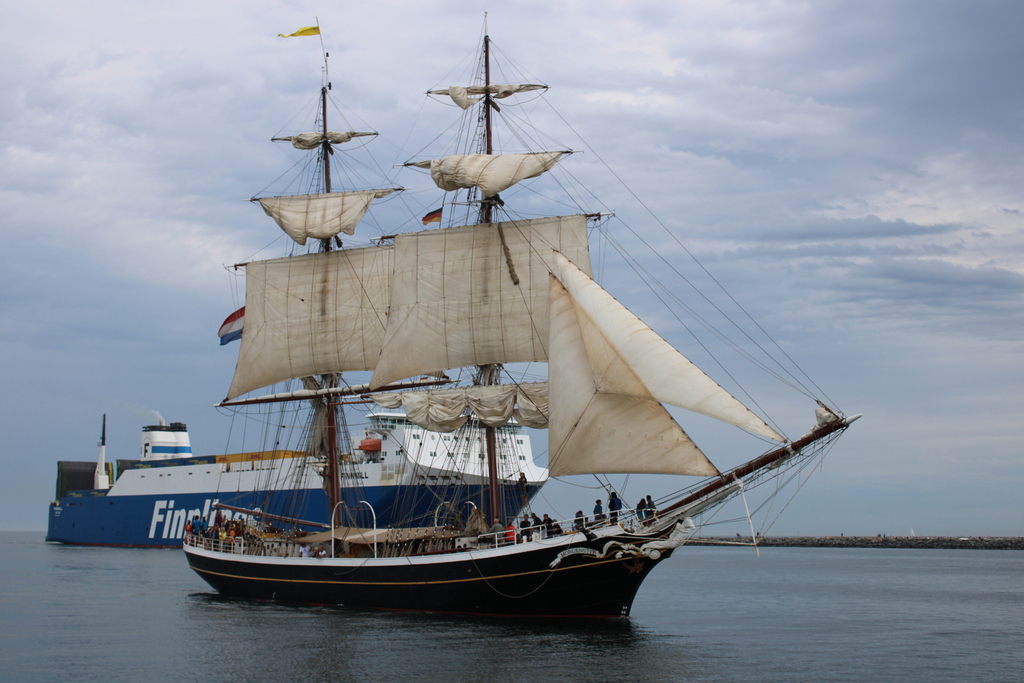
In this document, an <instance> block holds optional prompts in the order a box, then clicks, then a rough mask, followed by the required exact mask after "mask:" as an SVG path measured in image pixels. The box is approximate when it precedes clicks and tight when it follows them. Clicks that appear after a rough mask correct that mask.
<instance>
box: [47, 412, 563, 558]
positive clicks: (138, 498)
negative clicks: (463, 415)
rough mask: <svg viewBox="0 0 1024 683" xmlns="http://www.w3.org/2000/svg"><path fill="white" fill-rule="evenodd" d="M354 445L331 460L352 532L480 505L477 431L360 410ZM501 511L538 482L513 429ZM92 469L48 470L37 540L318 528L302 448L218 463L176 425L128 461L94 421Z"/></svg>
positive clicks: (321, 519) (162, 427)
mask: <svg viewBox="0 0 1024 683" xmlns="http://www.w3.org/2000/svg"><path fill="white" fill-rule="evenodd" d="M367 417H368V423H367V426H366V428H365V430H364V432H363V433H362V435H361V436H362V438H361V439H359V440H358V441H354V443H358V447H357V448H354V449H353V452H352V453H351V454H348V455H347V456H345V455H344V454H343V458H342V466H341V467H340V472H339V475H340V477H341V480H342V481H341V493H342V496H341V499H340V500H339V501H338V502H337V503H336V504H335V505H334V507H335V508H339V509H338V510H337V513H338V514H337V518H338V519H341V520H345V523H350V524H352V525H357V524H358V525H360V526H367V527H372V526H379V527H381V528H383V527H389V526H391V527H394V526H404V525H432V524H438V525H440V524H446V523H452V522H453V521H454V522H458V521H459V520H460V519H464V518H465V517H466V516H467V514H468V511H469V509H471V508H472V507H474V506H477V505H479V504H480V500H479V496H480V492H481V489H482V485H483V484H484V483H485V482H486V480H487V465H486V459H485V455H484V453H485V450H484V442H483V440H482V435H483V431H484V430H483V428H482V427H480V426H479V425H474V424H473V423H470V424H467V425H466V426H465V427H463V428H462V429H460V430H457V431H456V432H453V433H451V434H437V433H432V432H428V431H426V430H424V429H422V428H421V427H418V426H416V425H414V424H412V423H411V422H409V420H408V419H407V418H406V416H405V415H404V414H403V413H398V412H386V411H381V412H372V413H370V414H369V415H368V416H367ZM498 444H499V450H500V451H501V453H502V457H503V458H504V460H505V461H506V462H505V465H506V471H511V470H513V469H514V470H515V471H516V472H520V473H521V475H520V476H519V477H518V478H517V479H514V480H513V479H509V480H507V481H505V483H504V485H505V486H506V487H507V489H508V491H509V493H510V494H511V495H509V496H506V497H507V498H508V499H509V500H510V503H509V509H510V512H509V514H513V513H514V512H515V511H516V510H518V509H519V508H520V507H521V506H522V505H523V504H525V501H527V500H529V499H530V498H532V497H533V495H534V494H536V492H537V491H538V490H540V487H541V486H542V485H543V483H544V482H545V481H546V480H547V477H548V473H547V469H545V468H543V467H540V466H538V465H536V464H535V463H534V461H533V451H532V448H531V444H530V437H529V434H527V433H526V431H525V430H524V429H523V427H522V426H521V425H518V424H516V423H514V422H512V423H510V424H508V425H506V426H504V427H502V428H501V429H500V430H498ZM99 448H100V454H99V457H98V458H97V460H96V461H88V462H76V461H59V462H58V464H57V491H56V498H55V500H54V501H53V502H52V503H51V504H50V510H49V525H48V530H47V534H46V540H48V541H53V542H59V543H68V544H75V545H97V546H124V547H157V548H169V547H175V548H177V547H181V544H182V537H183V536H184V535H185V525H186V523H187V522H189V521H191V520H194V519H195V518H196V517H199V518H206V519H207V520H208V521H209V522H210V523H212V522H213V520H214V518H215V517H216V515H218V514H219V515H220V516H221V517H222V518H223V519H235V518H241V519H249V518H250V517H251V516H252V514H253V513H260V516H261V517H262V518H263V519H265V520H270V521H271V522H273V521H274V520H278V521H279V522H282V523H288V524H289V525H292V524H294V525H298V526H299V527H301V528H305V529H307V530H310V531H313V530H322V529H329V528H330V523H329V522H330V517H331V509H330V508H331V505H330V503H329V502H328V496H327V493H326V492H325V490H324V479H323V477H322V473H323V468H324V465H325V463H323V462H322V461H318V460H317V459H315V458H312V457H310V456H309V455H308V453H307V452H305V451H283V450H279V451H258V452H249V453H233V454H228V455H200V456H196V455H194V454H193V453H192V446H191V443H190V440H189V435H188V429H187V427H186V425H185V424H183V423H181V422H172V423H170V424H167V423H166V422H164V421H163V420H161V422H160V424H157V425H148V426H145V427H143V428H142V444H141V448H140V454H139V458H138V459H137V460H124V459H115V460H112V461H107V459H106V453H105V451H106V420H105V418H104V427H103V432H102V436H101V438H100V442H99Z"/></svg>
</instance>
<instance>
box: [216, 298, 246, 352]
mask: <svg viewBox="0 0 1024 683" xmlns="http://www.w3.org/2000/svg"><path fill="white" fill-rule="evenodd" d="M244 324H245V306H242V307H241V308H239V309H238V310H237V311H235V312H234V313H232V314H231V315H229V316H228V317H227V318H226V319H225V320H224V324H223V325H221V326H220V331H218V332H217V335H218V336H219V337H220V345H221V346H224V345H225V344H227V343H229V342H233V341H235V340H236V339H241V338H242V327H243V325H244Z"/></svg>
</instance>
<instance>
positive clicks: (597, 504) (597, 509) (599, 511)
mask: <svg viewBox="0 0 1024 683" xmlns="http://www.w3.org/2000/svg"><path fill="white" fill-rule="evenodd" d="M603 521H604V508H603V507H601V499H600V498H598V499H597V500H595V501H594V526H599V525H600V524H601V522H603Z"/></svg>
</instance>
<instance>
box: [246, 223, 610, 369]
mask: <svg viewBox="0 0 1024 683" xmlns="http://www.w3.org/2000/svg"><path fill="white" fill-rule="evenodd" d="M499 227H500V228H501V231H502V232H503V233H504V236H505V242H506V244H507V245H508V250H509V255H510V257H511V260H512V263H513V264H514V266H515V269H516V272H517V275H518V277H519V284H518V285H516V284H513V282H512V278H511V277H510V275H509V270H508V267H507V264H506V259H505V253H504V250H503V248H502V240H501V237H500V235H499ZM586 228H587V224H586V219H585V218H584V217H583V216H581V215H576V216H560V217H553V218H540V219H534V220H524V221H509V222H505V223H500V224H498V223H495V224H481V225H467V226H462V227H458V228H448V229H445V230H429V231H424V232H416V233H404V234H401V235H398V236H397V237H396V238H395V275H394V282H393V286H392V292H391V308H390V310H389V312H388V317H387V334H386V336H385V339H384V347H383V349H382V351H381V355H380V359H379V360H378V362H377V367H376V370H375V371H374V374H373V378H372V380H371V381H370V384H371V386H373V387H380V386H383V385H385V384H390V383H391V382H394V381H397V380H400V379H404V378H406V377H414V376H419V375H423V374H427V373H429V372H437V371H444V370H448V369H451V368H459V367H466V366H470V365H486V364H489V363H515V362H530V361H545V360H547V338H548V331H547V321H548V282H547V279H548V273H549V272H551V270H552V269H553V268H554V267H555V262H554V251H555V250H557V251H559V252H561V253H562V254H564V255H565V257H566V258H568V259H569V260H570V261H572V262H573V263H575V264H576V265H577V266H578V267H579V268H580V269H581V270H582V271H583V272H590V252H589V250H588V247H587V229H586ZM247 310H248V309H247Z"/></svg>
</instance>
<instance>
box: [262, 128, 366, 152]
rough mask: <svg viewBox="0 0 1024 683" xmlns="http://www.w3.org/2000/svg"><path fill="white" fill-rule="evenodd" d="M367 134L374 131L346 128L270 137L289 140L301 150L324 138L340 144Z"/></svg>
mask: <svg viewBox="0 0 1024 683" xmlns="http://www.w3.org/2000/svg"><path fill="white" fill-rule="evenodd" d="M367 135H376V133H359V132H356V131H354V130H348V131H345V132H336V131H327V132H326V133H299V134H298V135H289V136H287V137H283V138H270V139H271V140H273V141H274V142H290V143H292V147H294V148H295V149H301V150H306V151H308V150H311V149H316V148H317V147H319V146H320V145H322V144H323V143H324V141H325V140H326V141H327V142H330V143H331V144H332V145H340V144H342V143H345V142H348V141H349V140H351V139H352V138H361V137H365V136H367Z"/></svg>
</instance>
